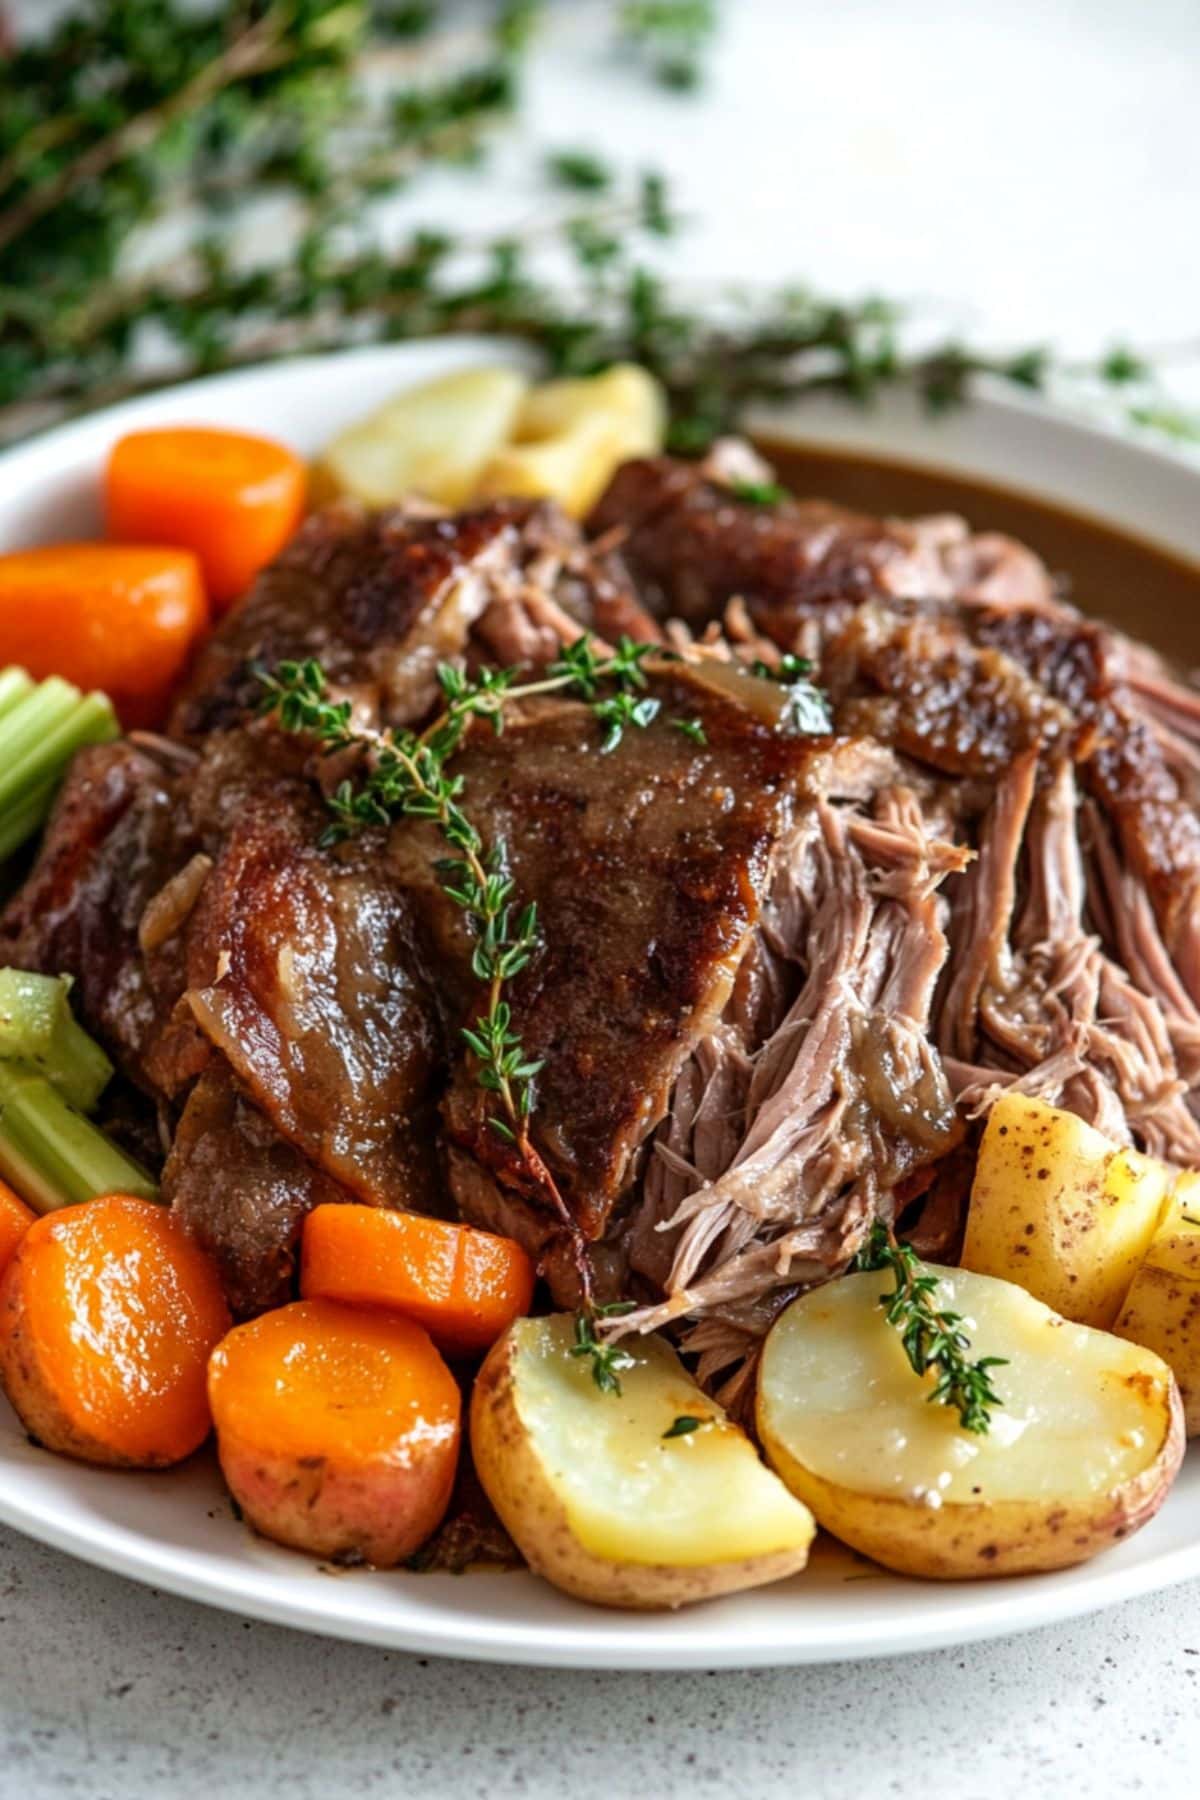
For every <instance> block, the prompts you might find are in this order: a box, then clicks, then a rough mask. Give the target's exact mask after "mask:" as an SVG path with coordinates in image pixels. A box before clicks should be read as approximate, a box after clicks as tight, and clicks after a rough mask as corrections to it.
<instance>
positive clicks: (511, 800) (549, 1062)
mask: <svg viewBox="0 0 1200 1800" xmlns="http://www.w3.org/2000/svg"><path fill="white" fill-rule="evenodd" d="M762 686H763V684H761V683H758V682H754V681H747V682H746V683H745V687H746V689H747V692H748V693H750V694H751V696H752V698H756V697H758V696H757V695H756V693H755V691H756V690H760V689H761V688H762ZM653 687H654V694H655V696H656V697H657V698H658V699H659V700H660V701H661V712H660V715H659V717H658V719H657V720H656V722H655V723H654V724H653V725H651V726H650V728H649V729H648V730H645V731H639V730H635V729H630V730H628V731H627V732H626V735H625V737H624V739H623V741H622V742H621V743H620V745H619V746H618V747H617V748H616V749H615V750H613V751H612V752H610V753H609V754H605V753H604V752H603V751H602V749H601V742H602V735H603V734H602V730H601V727H600V726H599V724H598V722H597V721H596V719H595V718H594V717H593V715H592V713H591V711H590V709H589V708H587V707H586V706H584V705H582V704H579V703H576V702H564V701H560V700H546V701H541V702H537V703H533V704H529V705H527V706H525V707H524V708H522V709H521V711H520V714H519V715H518V716H516V717H514V718H512V719H511V721H510V722H509V723H508V724H507V725H506V728H505V731H504V735H503V737H502V738H500V739H499V740H497V739H496V738H494V737H493V735H492V733H491V731H490V729H489V728H488V727H487V726H484V725H477V726H476V727H475V729H474V730H473V731H472V733H471V735H470V737H469V740H468V741H467V743H466V744H465V746H464V748H463V749H462V751H461V753H460V754H459V756H458V757H457V759H456V763H455V772H456V774H458V775H460V776H461V777H462V778H463V782H464V794H465V796H466V800H465V804H466V805H467V808H468V810H469V813H470V816H471V818H472V820H473V821H474V822H475V824H476V826H477V828H478V829H479V830H480V832H481V834H482V836H483V839H484V841H485V843H486V844H489V845H491V844H495V843H496V842H497V841H500V840H502V841H503V843H504V845H505V846H506V851H507V857H508V863H509V867H510V870H511V873H512V876H513V880H514V883H515V891H516V894H517V896H518V897H519V903H524V902H526V901H531V900H532V901H536V903H537V908H538V918H539V926H540V940H541V942H540V949H539V951H538V954H537V955H536V956H535V957H534V959H533V961H532V962H531V964H530V966H529V968H528V969H527V970H526V971H525V973H524V974H523V975H521V976H520V977H519V978H518V980H517V981H516V982H515V983H514V984H513V989H512V1003H513V1015H514V1023H515V1026H516V1028H517V1030H518V1031H519V1032H520V1035H521V1039H522V1042H523V1044H524V1046H525V1049H526V1051H527V1053H528V1054H529V1055H530V1056H531V1057H534V1058H544V1059H545V1067H544V1069H543V1070H542V1073H541V1074H540V1075H539V1077H538V1086H537V1114H536V1127H535V1135H536V1141H537V1144H538V1147H539V1149H540V1150H541V1152H542V1154H543V1155H544V1156H545V1158H546V1161H547V1163H548V1165H549V1167H550V1168H551V1170H552V1172H553V1174H554V1177H555V1179H556V1181H557V1182H558V1184H559V1186H560V1188H561V1190H562V1192H563V1195H564V1197H565V1199H566V1202H567V1205H568V1207H569V1209H570V1211H571V1214H572V1216H573V1218H574V1219H575V1220H576V1221H577V1222H578V1224H579V1226H580V1227H581V1229H582V1230H583V1232H584V1233H585V1235H586V1236H587V1237H588V1238H591V1239H596V1238H598V1237H600V1236H601V1234H602V1233H603V1231H604V1229H605V1226H606V1223H607V1221H608V1219H609V1216H610V1214H611V1212H612V1209H613V1207H614V1205H615V1204H616V1202H617V1200H618V1198H619V1196H620V1195H621V1194H622V1193H623V1192H624V1191H625V1189H626V1188H627V1187H628V1185H629V1184H630V1182H631V1180H632V1177H633V1173H634V1159H635V1157H636V1154H637V1151H638V1150H639V1148H640V1147H641V1145H642V1144H643V1143H644V1142H645V1140H646V1138H647V1136H648V1134H649V1133H650V1132H651V1131H652V1130H653V1128H654V1126H655V1124H656V1123H657V1122H658V1120H659V1119H660V1118H661V1117H662V1115H663V1112H664V1111H665V1108H666V1105H667V1101H668V1097H669V1094H670V1091H671V1087H672V1084H673V1083H674V1080H675V1077H676V1075H677V1074H678V1072H679V1069H680V1067H681V1065H682V1063H683V1062H684V1061H685V1060H686V1058H687V1056H688V1055H689V1053H690V1052H691V1049H692V1047H693V1045H694V1044H695V1043H696V1041H697V1039H698V1038H700V1037H701V1036H703V1035H704V1034H705V1033H706V1032H707V1031H708V1030H710V1029H711V1027H712V1026H713V1024H714V1023H715V1020H716V1018H717V1017H718V1016H719V1014H720V1012H721V1010H722V1008H723V1007H724V1005H725V1002H726V1000H727V998H728V995H729V993H730V990H731V987H732V984H733V980H734V977H735V975H736V972H737V968H738V964H739V962H740V960H741V958H742V955H743V953H744V951H745V949H746V946H747V943H748V941H749V935H750V933H751V931H752V928H753V926H754V924H755V922H756V920H757V918H758V914H759V908H760V905H761V901H762V896H763V892H764V889H765V885H766V882H767V879H768V875H769V871H770V868H771V862H772V852H773V849H774V846H775V844H776V842H777V840H778V839H779V837H780V835H781V834H782V833H783V832H784V831H785V830H786V829H787V828H788V827H789V826H790V823H791V819H792V816H793V813H794V810H795V809H796V807H797V805H798V803H799V801H800V797H801V795H802V792H803V789H804V784H805V777H806V774H807V773H808V772H809V771H810V770H811V769H812V768H813V766H814V764H815V763H816V762H818V761H819V760H820V756H821V754H822V751H823V749H824V744H823V741H822V740H816V741H815V744H814V740H812V739H804V738H796V737H787V736H785V735H782V734H781V733H779V732H778V731H776V730H773V729H771V727H770V726H769V725H768V724H766V723H764V722H763V721H762V719H760V718H759V717H756V715H755V713H754V712H753V711H751V710H749V709H748V708H746V707H743V706H741V705H738V704H737V703H736V701H734V700H731V699H728V698H725V697H723V696H722V695H721V694H719V693H718V692H715V691H714V690H713V689H711V688H710V687H709V686H708V685H707V683H706V682H705V681H704V680H702V679H701V678H700V677H699V676H698V675H695V674H693V673H692V672H691V671H688V670H685V669H683V668H681V667H680V668H671V669H669V670H668V672H667V673H665V674H660V675H659V676H658V677H657V678H656V679H655V681H654V684H653ZM679 718H685V719H689V720H696V721H698V722H699V724H700V727H701V729H702V730H703V733H704V737H705V740H706V741H705V743H704V744H703V745H700V744H697V743H696V742H695V741H693V739H692V738H690V737H688V736H686V735H684V734H683V733H681V732H679V731H678V730H676V729H675V728H674V726H673V724H672V721H673V720H675V719H679ZM389 855H390V860H391V864H392V867H393V869H394V871H395V872H396V874H397V876H398V878H399V879H400V880H401V881H403V882H404V884H405V885H406V886H408V887H409V888H410V890H411V891H412V893H413V894H414V896H415V899H416V904H417V908H418V911H419V913H420V914H421V916H422V918H423V925H424V936H425V941H426V943H427V945H428V952H427V953H428V955H429V957H430V959H431V961H433V962H434V963H436V966H437V967H438V968H439V970H440V971H441V979H440V981H439V991H440V994H441V997H442V1000H443V1003H444V1005H445V1006H446V1007H447V1009H448V1012H449V1014H450V1018H449V1021H448V1022H449V1023H450V1025H451V1027H452V1028H457V1026H459V1025H461V1024H462V1023H464V1022H467V1021H469V1020H470V1019H472V1018H473V1017H474V1016H475V1014H476V1011H477V1009H478V1007H479V1004H480V993H479V987H478V983H477V982H476V981H475V980H474V978H473V977H472V976H471V974H470V966H469V964H470V953H471V939H470V937H469V936H468V934H467V932H466V930H465V928H464V924H463V915H462V913H461V910H460V909H459V908H458V907H457V906H456V905H455V904H454V903H453V902H452V901H450V900H448V899H447V898H446V897H445V895H444V894H443V892H442V890H441V887H440V884H439V881H438V878H437V876H436V874H435V872H434V863H435V861H436V859H437V857H438V856H440V855H444V849H443V848H442V846H441V845H440V844H439V843H438V841H437V839H436V836H435V834H433V832H432V831H431V830H430V828H428V827H426V826H424V825H421V824H416V823H414V822H411V821H405V822H402V823H401V824H399V825H397V826H396V827H395V828H394V829H393V831H392V834H391V842H390V848H389ZM495 1106H496V1102H495V1098H494V1096H491V1095H488V1094H486V1093H485V1092H483V1091H482V1090H481V1089H480V1087H479V1085H478V1081H477V1078H476V1070H475V1068H474V1064H473V1059H471V1058H469V1057H465V1056H464V1057H463V1058H461V1059H460V1061H459V1063H458V1066H457V1067H456V1069H455V1071H454V1074H453V1078H452V1082H451V1086H450V1090H449V1093H448V1095H447V1098H446V1102H445V1106H444V1120H445V1130H446V1135H447V1138H448V1140H449V1142H450V1143H451V1145H453V1146H454V1147H455V1148H456V1149H457V1150H458V1152H459V1153H460V1154H459V1157H458V1159H457V1161H456V1175H455V1190H456V1197H457V1199H458V1200H459V1203H460V1205H461V1206H463V1207H464V1208H465V1209H466V1210H467V1212H468V1213H469V1214H470V1215H471V1216H474V1217H476V1218H477V1219H479V1221H480V1222H481V1223H485V1224H493V1225H496V1224H501V1223H503V1224H504V1225H505V1227H506V1228H507V1229H509V1230H515V1231H517V1232H518V1233H519V1235H521V1236H522V1237H523V1238H524V1240H525V1241H526V1242H527V1243H530V1244H531V1246H532V1247H533V1249H534V1250H535V1253H536V1252H540V1251H541V1250H542V1248H543V1244H544V1240H545V1238H546V1235H547V1230H548V1227H549V1226H550V1224H551V1222H552V1221H551V1220H550V1219H549V1218H548V1217H547V1216H546V1215H545V1214H544V1213H541V1212H539V1211H538V1210H537V1207H536V1203H534V1204H530V1202H534V1196H532V1195H531V1193H530V1190H529V1186H528V1183H527V1181H526V1180H525V1179H524V1177H523V1174H522V1171H521V1169H520V1166H519V1164H518V1163H517V1161H516V1159H515V1158H514V1156H513V1155H512V1153H511V1151H510V1149H509V1147H508V1146H507V1145H506V1143H505V1141H504V1139H503V1138H502V1136H501V1135H500V1134H498V1133H497V1132H496V1131H495V1130H494V1129H493V1128H492V1127H491V1126H490V1125H489V1123H488V1120H489V1116H490V1115H491V1114H492V1113H493V1112H494V1111H495ZM516 1201H524V1202H526V1204H522V1205H514V1202H516Z"/></svg>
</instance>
